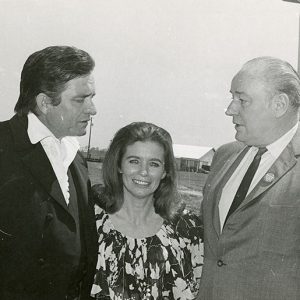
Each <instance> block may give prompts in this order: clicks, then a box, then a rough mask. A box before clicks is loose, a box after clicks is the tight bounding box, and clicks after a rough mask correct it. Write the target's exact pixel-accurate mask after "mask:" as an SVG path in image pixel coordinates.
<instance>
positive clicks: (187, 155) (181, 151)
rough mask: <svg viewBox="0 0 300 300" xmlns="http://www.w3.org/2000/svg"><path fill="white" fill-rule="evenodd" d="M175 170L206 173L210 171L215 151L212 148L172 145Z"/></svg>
mask: <svg viewBox="0 0 300 300" xmlns="http://www.w3.org/2000/svg"><path fill="white" fill-rule="evenodd" d="M173 150H174V156H175V158H176V164H177V170H178V171H185V172H196V173H207V172H208V171H209V170H210V165H211V162H212V158H213V156H214V154H215V149H214V148H212V147H202V146H192V145H179V144H173Z"/></svg>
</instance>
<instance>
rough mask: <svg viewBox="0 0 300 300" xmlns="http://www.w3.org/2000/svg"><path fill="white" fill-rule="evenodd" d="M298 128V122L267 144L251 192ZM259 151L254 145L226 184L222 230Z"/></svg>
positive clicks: (221, 214) (220, 205) (223, 194)
mask: <svg viewBox="0 0 300 300" xmlns="http://www.w3.org/2000/svg"><path fill="white" fill-rule="evenodd" d="M297 129H298V123H297V124H296V125H295V126H294V127H293V128H292V129H290V130H289V131H288V132H287V133H285V134H284V135H283V136H281V137H280V138H279V139H278V140H276V141H275V142H274V143H272V144H270V145H268V146H267V149H268V151H267V152H265V153H264V154H263V155H262V157H261V161H260V164H259V166H258V169H257V171H256V173H255V175H254V177H253V180H252V182H251V184H250V187H249V190H248V193H247V195H248V194H249V192H251V191H252V190H253V188H254V187H255V186H256V185H257V183H258V182H259V181H260V179H261V178H262V177H263V176H264V175H265V174H266V173H267V171H268V170H269V169H270V167H271V166H272V165H273V163H274V162H275V160H276V159H277V158H278V157H279V155H280V154H281V152H282V151H283V149H284V148H285V147H286V146H287V145H288V144H289V143H290V141H291V140H292V138H293V136H294V135H295V133H296V131H297ZM257 151H258V148H257V147H254V146H252V147H251V148H250V149H249V151H248V152H247V153H246V155H245V156H244V158H243V159H242V161H241V162H240V164H239V166H238V167H237V168H236V170H235V171H234V172H233V174H232V176H231V177H230V179H229V180H228V182H227V183H226V184H225V186H224V188H223V191H222V195H221V198H220V202H219V216H220V225H221V230H222V228H223V226H224V222H225V219H226V216H227V213H228V211H229V209H230V206H231V203H232V201H233V199H234V196H235V194H236V192H237V190H238V188H239V186H240V183H241V181H242V179H243V177H244V175H245V174H246V172H247V170H248V168H249V166H250V164H251V163H252V161H253V159H254V156H255V155H256V153H257Z"/></svg>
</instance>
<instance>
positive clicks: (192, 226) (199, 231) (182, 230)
mask: <svg viewBox="0 0 300 300" xmlns="http://www.w3.org/2000/svg"><path fill="white" fill-rule="evenodd" d="M177 232H178V234H179V235H180V236H182V237H183V238H184V239H186V241H187V243H188V251H189V252H190V263H191V265H192V270H193V277H194V280H195V282H197V285H198V284H199V282H200V278H201V274H202V266H203V225H202V222H201V220H200V218H199V216H197V215H195V214H193V213H191V212H189V211H187V210H184V212H183V213H182V215H181V216H180V217H179V219H178V223H177Z"/></svg>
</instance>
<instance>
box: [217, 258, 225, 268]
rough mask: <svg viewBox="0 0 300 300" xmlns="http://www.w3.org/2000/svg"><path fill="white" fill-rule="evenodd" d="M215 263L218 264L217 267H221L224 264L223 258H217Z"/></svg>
mask: <svg viewBox="0 0 300 300" xmlns="http://www.w3.org/2000/svg"><path fill="white" fill-rule="evenodd" d="M217 265H218V267H222V266H224V265H225V264H224V262H223V260H221V259H219V260H218V261H217Z"/></svg>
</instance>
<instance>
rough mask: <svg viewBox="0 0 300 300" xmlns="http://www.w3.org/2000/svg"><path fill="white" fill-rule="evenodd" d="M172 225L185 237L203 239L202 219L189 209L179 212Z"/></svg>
mask: <svg viewBox="0 0 300 300" xmlns="http://www.w3.org/2000/svg"><path fill="white" fill-rule="evenodd" d="M172 224H173V226H174V227H175V230H176V231H177V232H178V234H180V235H181V236H183V237H187V238H197V237H198V238H201V239H202V237H203V224H202V222H201V219H200V217H199V216H198V215H197V214H195V213H193V212H192V211H190V210H188V209H184V210H182V211H180V212H178V213H177V214H176V215H175V216H174V218H173V220H172Z"/></svg>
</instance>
